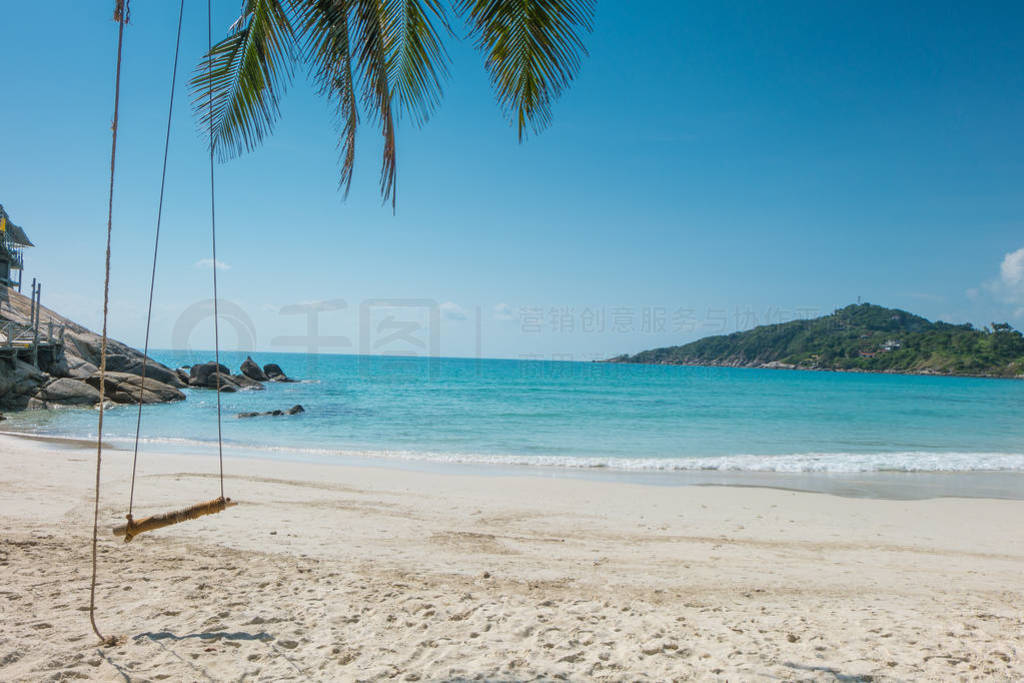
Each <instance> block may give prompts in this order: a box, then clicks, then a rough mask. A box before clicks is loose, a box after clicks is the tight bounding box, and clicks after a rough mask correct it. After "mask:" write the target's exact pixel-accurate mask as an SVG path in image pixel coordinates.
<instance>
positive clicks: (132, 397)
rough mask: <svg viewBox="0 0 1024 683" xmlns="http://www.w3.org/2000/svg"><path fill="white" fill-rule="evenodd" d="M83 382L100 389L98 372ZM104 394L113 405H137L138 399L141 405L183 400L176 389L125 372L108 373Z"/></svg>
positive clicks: (151, 379)
mask: <svg viewBox="0 0 1024 683" xmlns="http://www.w3.org/2000/svg"><path fill="white" fill-rule="evenodd" d="M85 381H86V382H88V383H89V385H90V386H92V387H94V388H96V389H97V390H98V389H99V388H100V374H99V373H98V372H97V373H96V374H94V375H93V376H91V377H90V378H89V379H87V380H85ZM104 394H105V395H106V397H107V398H109V399H110V400H111V401H114V402H115V403H138V402H139V400H140V398H141V401H142V403H146V404H148V403H169V402H172V401H184V400H185V394H183V393H181V392H180V391H178V389H177V388H176V387H172V386H170V385H168V384H164V383H163V382H158V381H157V380H155V379H153V378H151V377H146V379H145V380H143V379H142V377H140V376H138V375H133V374H131V373H127V372H108V373H107V375H106V382H105V384H104ZM97 400H98V397H97Z"/></svg>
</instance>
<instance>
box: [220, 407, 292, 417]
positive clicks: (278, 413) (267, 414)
mask: <svg viewBox="0 0 1024 683" xmlns="http://www.w3.org/2000/svg"><path fill="white" fill-rule="evenodd" d="M304 412H306V409H305V408H303V407H302V406H300V405H294V406H292V407H291V408H289V409H288V410H268V411H266V412H263V413H239V414H238V415H236V417H238V418H247V417H280V416H282V415H298V414H299V413H304Z"/></svg>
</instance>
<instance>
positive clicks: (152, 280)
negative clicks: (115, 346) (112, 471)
mask: <svg viewBox="0 0 1024 683" xmlns="http://www.w3.org/2000/svg"><path fill="white" fill-rule="evenodd" d="M184 16H185V0H181V6H180V7H179V8H178V37H177V40H176V41H175V43H174V67H173V68H172V69H171V95H170V103H169V104H168V105H167V133H166V134H165V135H164V165H163V170H162V171H161V172H160V201H159V202H158V203H157V208H156V238H155V239H154V241H153V269H152V272H151V273H150V276H149V307H148V308H147V309H146V343H145V346H143V350H142V382H141V383H140V384H139V415H138V418H137V419H136V420H135V455H134V456H133V457H132V484H131V490H130V491H129V493H128V515H129V516H130V515H131V514H132V510H133V506H134V503H135V471H136V469H138V465H139V435H140V433H141V432H142V394H143V392H144V391H145V390H146V368H147V366H148V365H149V329H150V325H151V323H152V321H153V290H155V289H156V261H157V254H159V252H160V221H161V219H162V218H163V213H164V187H165V186H166V184H167V154H168V150H169V149H170V146H171V114H172V113H173V112H174V86H175V84H176V83H177V81H178V53H179V52H180V51H181V23H182V18H183V17H184ZM221 495H223V491H222V492H221Z"/></svg>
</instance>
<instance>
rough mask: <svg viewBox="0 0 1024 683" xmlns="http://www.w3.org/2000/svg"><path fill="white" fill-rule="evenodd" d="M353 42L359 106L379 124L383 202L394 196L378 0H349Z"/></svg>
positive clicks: (383, 23) (383, 24) (383, 26)
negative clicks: (361, 92) (357, 75)
mask: <svg viewBox="0 0 1024 683" xmlns="http://www.w3.org/2000/svg"><path fill="white" fill-rule="evenodd" d="M352 5H353V26H352V29H353V38H354V40H353V42H354V44H355V45H354V48H355V49H354V56H355V60H356V67H357V72H358V74H359V81H360V84H361V85H362V91H363V95H362V99H363V105H364V106H365V107H366V108H367V109H369V111H370V113H371V115H372V116H373V117H374V118H375V119H376V120H377V121H378V123H379V124H380V127H381V135H382V136H383V137H384V154H383V161H382V164H381V173H380V193H381V196H382V197H383V199H384V201H387V200H388V198H390V199H391V208H392V210H394V208H395V203H396V198H395V189H396V188H395V175H396V169H397V165H396V157H395V118H394V113H393V110H392V108H391V85H390V82H389V80H388V73H389V60H388V52H387V48H388V37H387V23H388V22H387V14H386V12H385V11H384V9H385V8H384V5H383V3H382V2H381V0H352Z"/></svg>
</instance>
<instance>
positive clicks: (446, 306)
mask: <svg viewBox="0 0 1024 683" xmlns="http://www.w3.org/2000/svg"><path fill="white" fill-rule="evenodd" d="M440 308H441V315H442V316H443V317H444V319H445V320H465V319H466V311H465V309H463V308H462V306H459V305H458V304H457V303H455V302H454V301H445V302H444V303H443V304H441V306H440Z"/></svg>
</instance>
